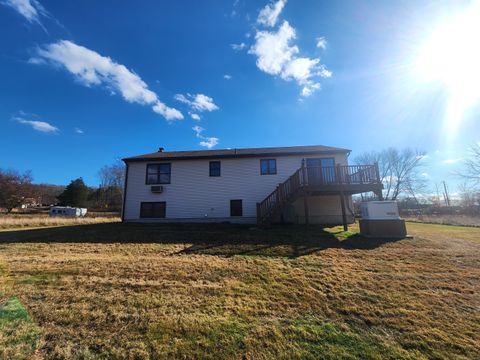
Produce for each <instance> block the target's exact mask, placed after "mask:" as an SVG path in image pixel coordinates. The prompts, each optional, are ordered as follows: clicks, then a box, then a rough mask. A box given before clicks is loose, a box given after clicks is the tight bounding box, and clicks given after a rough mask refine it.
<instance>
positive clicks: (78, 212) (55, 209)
mask: <svg viewBox="0 0 480 360" xmlns="http://www.w3.org/2000/svg"><path fill="white" fill-rule="evenodd" d="M48 215H49V216H64V217H84V216H85V215H87V209H86V208H77V207H70V206H52V207H51V208H50V211H49V213H48Z"/></svg>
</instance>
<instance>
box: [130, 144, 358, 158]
mask: <svg viewBox="0 0 480 360" xmlns="http://www.w3.org/2000/svg"><path fill="white" fill-rule="evenodd" d="M350 151H351V150H349V149H343V148H338V147H332V146H323V145H313V146H288V147H269V148H247V149H223V150H194V151H157V152H154V153H150V154H144V155H139V156H133V157H128V158H124V159H122V160H123V161H124V162H134V161H155V160H156V161H162V160H188V159H206V158H242V157H259V156H288V155H315V154H319V155H322V154H323V155H326V154H334V153H347V152H350Z"/></svg>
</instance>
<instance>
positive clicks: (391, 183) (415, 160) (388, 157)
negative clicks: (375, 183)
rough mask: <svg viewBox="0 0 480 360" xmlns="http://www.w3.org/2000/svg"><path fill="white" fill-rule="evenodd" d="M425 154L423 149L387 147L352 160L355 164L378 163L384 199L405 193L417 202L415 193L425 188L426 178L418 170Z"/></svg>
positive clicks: (394, 198)
mask: <svg viewBox="0 0 480 360" xmlns="http://www.w3.org/2000/svg"><path fill="white" fill-rule="evenodd" d="M425 155H426V154H425V152H424V151H421V150H416V149H411V148H405V149H403V150H399V149H396V148H388V149H385V150H382V151H372V152H367V153H364V154H362V155H360V156H357V157H356V158H355V160H354V161H355V163H357V164H374V163H377V164H378V168H379V172H380V178H381V179H382V182H383V185H384V190H383V197H384V199H386V200H396V199H397V198H398V196H399V195H401V194H405V195H409V196H411V197H413V198H414V199H415V201H417V202H418V200H417V195H418V194H419V193H421V192H422V191H424V190H425V188H426V179H425V178H423V177H422V176H421V174H420V171H419V170H420V168H421V167H422V166H423V164H422V160H423V159H424V158H425Z"/></svg>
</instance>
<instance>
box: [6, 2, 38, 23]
mask: <svg viewBox="0 0 480 360" xmlns="http://www.w3.org/2000/svg"><path fill="white" fill-rule="evenodd" d="M1 3H2V4H3V5H6V6H9V7H11V8H12V9H14V10H15V11H17V12H18V13H19V14H20V15H22V16H23V17H24V18H25V19H27V20H28V22H30V23H34V22H35V23H37V24H39V25H41V22H40V16H46V15H47V12H46V11H45V8H44V7H43V6H42V4H40V3H39V2H38V1H37V0H4V1H2V2H1Z"/></svg>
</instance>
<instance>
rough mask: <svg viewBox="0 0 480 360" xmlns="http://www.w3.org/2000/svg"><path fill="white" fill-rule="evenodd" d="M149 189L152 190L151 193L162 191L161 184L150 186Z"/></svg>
mask: <svg viewBox="0 0 480 360" xmlns="http://www.w3.org/2000/svg"><path fill="white" fill-rule="evenodd" d="M150 190H151V191H152V193H156V194H160V193H162V192H163V186H160V185H155V186H152V187H150Z"/></svg>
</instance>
